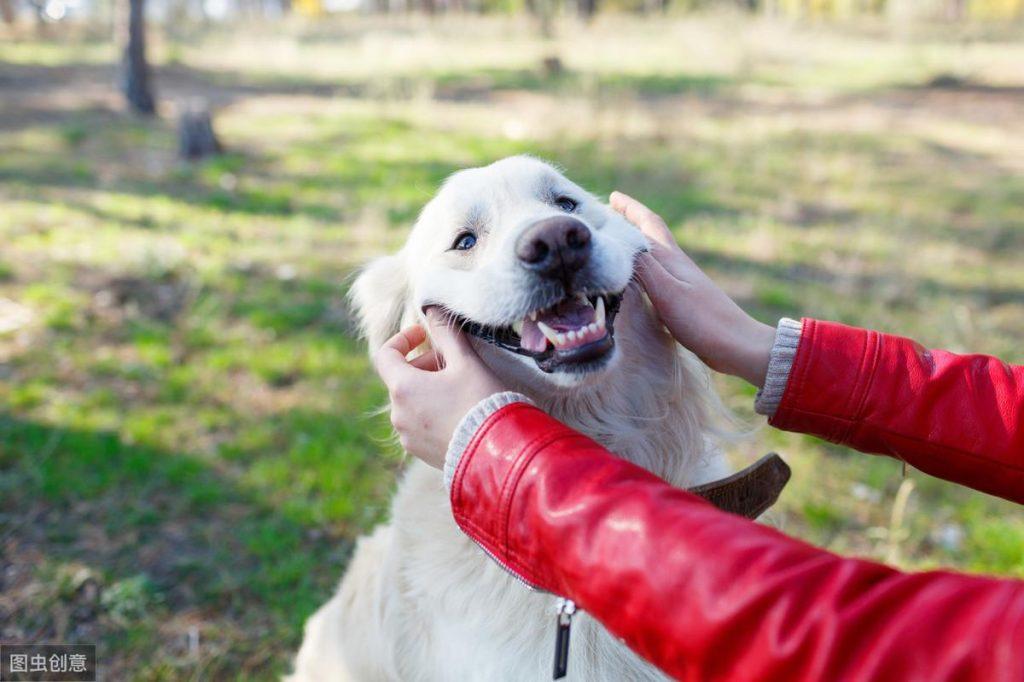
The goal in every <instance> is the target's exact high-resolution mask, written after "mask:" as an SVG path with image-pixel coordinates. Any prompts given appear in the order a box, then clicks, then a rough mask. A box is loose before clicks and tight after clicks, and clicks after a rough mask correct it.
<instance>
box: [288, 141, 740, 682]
mask: <svg viewBox="0 0 1024 682" xmlns="http://www.w3.org/2000/svg"><path fill="white" fill-rule="evenodd" d="M645 249H646V241H645V239H644V237H643V236H642V235H641V234H640V232H639V231H638V230H637V229H636V228H635V227H633V226H632V225H631V224H630V223H629V222H627V221H626V220H625V219H623V218H622V217H621V216H620V215H619V214H617V213H615V212H614V211H613V210H611V209H610V208H608V207H607V206H606V205H604V204H603V203H601V202H600V201H598V200H597V199H596V198H594V197H593V196H591V195H589V194H587V193H586V192H585V191H584V190H582V189H581V188H580V187H578V186H577V185H575V184H573V183H572V182H570V181H569V180H567V179H566V178H565V177H563V176H562V174H561V173H559V172H558V171H556V170H555V169H554V168H552V167H551V166H549V165H548V164H545V163H543V162H541V161H538V160H536V159H533V158H529V157H522V156H520V157H513V158H508V159H504V160H502V161H498V162H496V163H494V164H491V165H490V166H487V167H484V168H474V169H471V170H465V171H461V172H459V173H456V174H455V175H453V176H452V177H451V178H449V179H448V181H447V182H446V183H445V184H444V186H443V187H442V189H441V191H440V192H439V193H438V194H437V196H436V197H435V198H434V199H433V200H432V201H431V202H430V203H429V204H427V206H426V207H425V208H424V210H423V212H422V214H421V215H420V217H419V220H418V221H417V223H416V225H415V227H414V228H413V230H412V233H411V234H410V236H409V240H408V242H407V243H406V245H405V247H404V248H403V249H402V250H401V251H399V252H398V253H396V254H394V255H391V256H386V257H384V258H380V259H378V260H375V261H373V262H372V263H370V264H369V265H368V266H367V267H366V269H365V270H364V271H363V272H362V274H361V275H360V277H359V278H358V280H357V281H356V282H355V285H354V287H353V292H352V298H353V301H354V303H355V306H356V308H357V310H358V312H359V314H360V316H361V319H362V324H363V328H364V331H365V334H366V337H367V339H368V340H369V344H370V348H371V349H376V348H378V347H380V345H381V344H383V342H384V341H385V340H386V339H387V338H388V337H389V336H391V335H392V334H393V333H395V332H396V331H398V329H399V328H400V326H401V325H404V324H408V323H412V322H414V321H416V320H422V319H423V313H422V311H423V309H424V307H425V306H428V305H431V304H435V305H439V306H442V307H444V308H446V309H447V310H448V311H450V312H451V313H452V314H453V315H454V316H456V317H457V319H458V320H459V321H460V322H461V323H462V324H463V325H464V326H465V329H467V330H468V331H469V332H470V333H471V337H470V338H471V339H472V342H473V346H474V348H475V349H476V350H477V352H478V353H479V354H480V357H481V358H482V359H483V360H484V362H486V363H487V365H489V366H490V367H491V369H492V370H494V372H495V373H496V374H497V375H498V376H500V377H501V378H502V379H503V380H504V381H505V382H507V383H508V385H509V386H510V387H511V388H514V389H515V390H518V391H521V392H523V393H525V394H527V395H528V396H530V398H532V399H533V400H534V401H535V402H536V404H537V405H538V406H539V407H541V408H542V409H544V410H545V411H547V412H548V413H550V414H551V415H553V416H554V417H556V418H558V419H560V420H561V421H563V422H565V423H566V424H568V425H569V426H571V427H573V428H575V429H577V430H579V431H581V432H583V433H585V434H587V435H588V436H590V437H592V438H594V439H596V440H597V441H599V442H601V443H602V444H603V445H605V446H606V447H607V448H608V449H609V450H611V451H612V452H615V453H617V454H618V455H620V456H622V457H625V458H627V459H629V460H631V461H633V462H635V463H637V464H639V465H640V466H643V467H645V468H647V469H649V470H650V471H652V472H654V473H655V474H657V475H658V476H661V477H662V478H664V479H666V480H667V481H669V482H671V483H672V484H674V485H677V486H690V485H694V484H696V483H701V482H703V481H707V480H710V479H713V478H716V477H718V476H720V475H721V474H722V473H723V471H724V464H723V461H722V459H721V456H720V455H719V453H718V451H717V450H716V449H714V448H713V447H712V446H710V445H709V444H710V443H711V436H712V426H711V422H712V416H713V412H714V405H715V404H717V400H716V398H715V396H714V394H713V393H712V392H711V389H710V388H709V384H708V378H707V374H706V370H705V369H704V366H703V365H702V364H701V363H700V362H699V361H697V360H696V359H695V358H694V357H693V356H691V355H690V354H688V353H686V352H685V351H682V350H681V349H680V348H679V347H678V345H677V344H676V343H675V342H674V341H673V339H672V338H671V337H670V336H669V335H668V334H667V333H666V332H665V330H664V328H663V327H662V325H661V324H660V323H659V321H658V320H657V318H656V316H655V314H654V312H653V310H652V309H651V306H650V303H649V302H648V301H647V299H646V297H645V296H644V295H643V293H642V292H641V290H640V288H639V287H638V285H637V284H636V283H635V282H634V281H633V279H632V277H633V264H634V259H635V258H636V256H637V255H638V254H639V253H640V252H642V251H643V250H645ZM555 605H556V597H555V596H552V595H549V594H543V593H539V592H532V591H529V590H527V589H526V588H525V587H524V586H523V585H521V584H519V583H518V582H517V581H516V579H515V578H513V577H512V576H510V575H509V574H508V573H506V572H505V571H504V570H503V569H502V568H501V567H499V566H498V565H497V564H496V563H495V562H494V561H492V560H491V559H489V558H488V557H487V556H486V555H485V554H484V553H483V552H482V551H481V550H480V548H479V547H477V546H476V545H475V544H474V543H473V541H472V540H470V539H469V538H468V537H467V536H465V535H464V534H463V533H462V531H460V530H459V529H458V528H457V527H456V525H455V523H454V521H453V520H452V518H451V512H450V506H449V502H448V499H447V494H446V491H445V489H444V485H443V483H442V475H441V472H439V471H437V470H435V469H432V468H430V467H428V466H426V465H424V464H421V463H420V462H418V461H415V462H413V463H412V465H411V466H410V467H409V469H408V471H407V472H406V473H405V476H404V477H403V479H402V482H401V485H400V486H399V488H398V492H397V495H396V496H395V499H394V502H393V507H392V516H391V522H390V523H389V524H387V525H385V526H382V527H380V528H378V529H377V530H376V531H375V532H374V533H373V534H372V535H370V536H369V537H364V538H362V539H361V540H360V541H359V544H358V547H357V549H356V553H355V556H354V557H353V559H352V562H351V564H350V565H349V567H348V571H347V573H346V575H345V577H344V579H343V580H342V582H341V586H340V588H339V589H338V592H337V594H335V596H334V597H333V598H332V599H331V600H330V601H329V602H328V603H327V604H325V605H324V606H323V607H321V608H320V610H319V611H317V612H316V613H315V614H314V615H313V616H312V617H311V618H310V619H309V621H308V622H307V623H306V630H305V639H304V641H303V643H302V648H301V649H300V651H299V654H298V657H297V659H296V662H295V673H294V676H293V677H292V678H291V679H292V680H295V681H302V682H306V681H312V680H323V681H328V680H330V681H333V682H336V681H339V680H359V681H360V682H370V681H376V680H388V681H391V680H395V681H401V682H413V681H415V680H432V681H447V680H452V681H462V680H482V681H486V682H496V681H501V680H508V681H510V682H523V681H532V680H550V679H551V675H552V661H553V656H554V639H555V618H556V614H555ZM568 670H569V677H568V679H573V680H582V681H586V682H599V681H604V680H606V681H607V682H629V681H633V680H648V679H663V676H662V675H661V674H660V673H659V672H658V671H657V670H655V669H654V668H653V667H652V666H650V665H649V664H647V663H646V662H644V661H643V660H641V659H640V658H638V657H637V656H636V655H635V654H633V653H632V652H631V651H630V650H629V649H628V648H626V646H625V645H623V644H622V643H621V642H619V641H618V640H617V639H616V638H615V637H613V636H612V635H610V634H608V632H607V631H606V630H605V629H604V628H603V627H602V626H601V625H600V624H598V623H597V622H595V621H593V620H592V619H590V618H588V617H587V616H586V614H578V615H577V616H576V617H575V618H574V619H573V626H572V637H571V647H570V650H569V665H568Z"/></svg>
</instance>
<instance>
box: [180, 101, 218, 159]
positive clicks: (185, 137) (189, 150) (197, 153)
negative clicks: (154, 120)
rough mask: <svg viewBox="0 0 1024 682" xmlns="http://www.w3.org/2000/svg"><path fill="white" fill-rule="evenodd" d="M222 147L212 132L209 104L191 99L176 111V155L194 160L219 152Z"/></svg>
mask: <svg viewBox="0 0 1024 682" xmlns="http://www.w3.org/2000/svg"><path fill="white" fill-rule="evenodd" d="M222 151H223V147H222V146H221V144H220V140H218V139H217V134H216V133H214V132H213V120H212V117H211V116H210V107H209V105H208V104H207V103H206V102H204V101H202V100H193V101H191V102H188V103H187V104H185V105H184V106H182V107H181V110H180V111H179V113H178V155H179V156H181V158H183V159H185V160H186V161H196V160H198V159H203V158H206V157H207V156H213V155H215V154H220V153H221V152H222Z"/></svg>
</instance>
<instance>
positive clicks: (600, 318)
mask: <svg viewBox="0 0 1024 682" xmlns="http://www.w3.org/2000/svg"><path fill="white" fill-rule="evenodd" d="M594 317H596V318H597V326H598V327H603V326H604V297H603V296H598V297H597V312H596V314H595V315H594Z"/></svg>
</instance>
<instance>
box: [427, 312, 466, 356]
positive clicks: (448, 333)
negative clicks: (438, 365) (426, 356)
mask: <svg viewBox="0 0 1024 682" xmlns="http://www.w3.org/2000/svg"><path fill="white" fill-rule="evenodd" d="M427 326H428V327H429V329H430V343H431V344H433V346H434V348H436V349H437V350H438V351H440V352H441V356H442V358H443V360H444V363H445V364H446V365H454V364H457V363H459V362H461V361H462V360H465V359H466V358H473V359H475V358H476V353H474V352H473V348H472V347H471V346H470V345H469V339H467V338H466V335H465V334H464V333H463V332H462V330H460V329H458V328H456V326H455V324H454V322H453V320H452V318H451V316H450V315H446V314H445V313H443V312H441V310H439V309H438V308H434V307H431V308H428V309H427Z"/></svg>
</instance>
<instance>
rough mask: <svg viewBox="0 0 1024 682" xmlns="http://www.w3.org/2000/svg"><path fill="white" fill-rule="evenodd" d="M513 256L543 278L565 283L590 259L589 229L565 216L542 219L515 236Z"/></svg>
mask: <svg viewBox="0 0 1024 682" xmlns="http://www.w3.org/2000/svg"><path fill="white" fill-rule="evenodd" d="M516 256H517V257H518V258H519V261H520V262H521V263H522V264H523V265H524V266H526V268H527V269H529V270H533V271H534V272H536V273H538V274H540V275H541V276H543V277H548V278H551V279H561V280H563V281H566V280H569V279H570V278H571V277H572V276H573V275H574V274H576V272H577V271H578V270H579V269H580V268H582V267H583V266H584V265H585V264H586V262H587V259H589V258H590V228H588V227H587V226H586V225H584V224H583V223H581V222H580V221H579V220H577V219H576V218H572V217H569V216H554V217H552V218H546V219H545V220H541V221H539V222H537V223H535V224H533V225H531V226H530V227H529V228H528V229H527V230H526V231H525V232H523V234H521V235H520V236H519V241H517V242H516ZM566 284H568V282H567V281H566Z"/></svg>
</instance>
